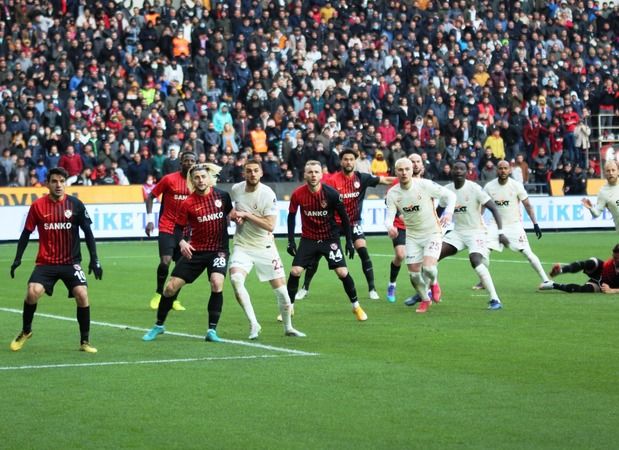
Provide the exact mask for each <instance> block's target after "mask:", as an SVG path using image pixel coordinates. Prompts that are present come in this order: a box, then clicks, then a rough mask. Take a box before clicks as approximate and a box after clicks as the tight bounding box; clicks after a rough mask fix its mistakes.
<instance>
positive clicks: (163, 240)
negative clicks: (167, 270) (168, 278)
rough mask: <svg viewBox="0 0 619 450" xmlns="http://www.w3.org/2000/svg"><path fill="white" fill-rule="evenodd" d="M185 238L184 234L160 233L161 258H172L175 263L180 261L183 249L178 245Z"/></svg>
mask: <svg viewBox="0 0 619 450" xmlns="http://www.w3.org/2000/svg"><path fill="white" fill-rule="evenodd" d="M182 238H183V236H182V233H179V234H178V235H177V234H170V233H159V237H158V238H157V242H158V243H159V257H160V258H162V257H164V256H171V257H172V260H173V261H174V262H176V261H178V260H179V258H180V257H181V249H180V247H179V246H178V243H179V242H180V241H181V239H182Z"/></svg>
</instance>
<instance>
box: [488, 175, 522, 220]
mask: <svg viewBox="0 0 619 450" xmlns="http://www.w3.org/2000/svg"><path fill="white" fill-rule="evenodd" d="M484 191H486V193H488V195H489V196H490V197H491V198H492V201H493V202H494V204H495V205H496V208H497V210H498V211H499V214H500V216H501V221H502V222H503V226H504V227H505V226H508V225H514V224H522V211H521V209H520V203H521V202H522V201H523V200H526V199H527V198H529V194H527V191H526V189H525V188H524V186H523V184H522V183H520V182H519V181H516V180H514V179H513V178H508V179H507V182H506V183H505V184H501V183H499V179H498V178H495V179H494V180H491V181H489V182H488V183H486V185H485V186H484ZM492 220H493V222H494V218H493V219H492Z"/></svg>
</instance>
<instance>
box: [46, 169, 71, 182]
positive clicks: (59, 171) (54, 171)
mask: <svg viewBox="0 0 619 450" xmlns="http://www.w3.org/2000/svg"><path fill="white" fill-rule="evenodd" d="M52 175H60V176H61V177H62V178H64V179H65V180H66V179H67V178H69V174H68V173H67V171H66V170H64V169H63V168H62V167H54V168H53V169H50V171H49V172H47V181H49V180H51V179H52Z"/></svg>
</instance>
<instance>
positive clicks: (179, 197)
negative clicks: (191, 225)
mask: <svg viewBox="0 0 619 450" xmlns="http://www.w3.org/2000/svg"><path fill="white" fill-rule="evenodd" d="M189 193H190V192H189V188H188V187H187V180H186V179H185V177H183V174H182V172H174V173H170V174H168V175H166V176H165V177H163V178H162V179H161V180H160V181H159V183H157V184H156V185H155V187H154V188H153V190H152V191H151V194H152V195H153V196H154V197H159V196H160V195H161V209H160V210H159V232H163V233H169V234H173V233H174V227H175V225H176V218H177V215H178V212H179V209H180V205H181V203H182V202H184V201H185V199H186V198H187V197H189Z"/></svg>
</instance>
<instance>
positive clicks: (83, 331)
mask: <svg viewBox="0 0 619 450" xmlns="http://www.w3.org/2000/svg"><path fill="white" fill-rule="evenodd" d="M77 323H78V324H79V326H80V343H82V342H88V335H89V333H90V306H86V307H84V308H82V307H80V306H78V307H77Z"/></svg>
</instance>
